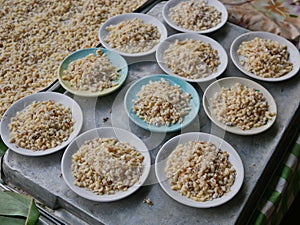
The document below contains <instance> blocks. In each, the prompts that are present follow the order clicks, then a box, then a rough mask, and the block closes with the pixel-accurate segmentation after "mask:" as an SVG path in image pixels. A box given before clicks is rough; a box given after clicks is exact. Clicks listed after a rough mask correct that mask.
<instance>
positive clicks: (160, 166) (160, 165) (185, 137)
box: [155, 132, 244, 208]
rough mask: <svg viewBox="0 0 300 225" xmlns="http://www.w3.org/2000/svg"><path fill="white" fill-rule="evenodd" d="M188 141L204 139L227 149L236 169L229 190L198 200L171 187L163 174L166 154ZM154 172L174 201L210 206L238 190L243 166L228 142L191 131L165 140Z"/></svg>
mask: <svg viewBox="0 0 300 225" xmlns="http://www.w3.org/2000/svg"><path fill="white" fill-rule="evenodd" d="M189 141H205V142H211V143H213V144H214V145H215V146H216V147H217V148H219V149H221V150H223V151H227V152H228V154H229V161H230V162H231V164H232V166H233V167H234V168H235V170H236V177H235V181H234V183H233V185H232V186H231V191H230V192H228V193H226V194H224V195H223V196H222V197H220V198H216V199H213V200H211V201H205V202H198V201H195V200H192V199H190V198H188V197H186V196H182V195H181V194H180V193H179V192H178V191H174V190H172V189H171V186H170V184H169V180H168V178H167V177H166V174H165V168H166V165H167V159H168V156H169V155H170V154H171V153H172V151H173V150H174V149H175V148H176V146H177V145H179V144H184V143H187V142H189ZM155 174H156V177H157V179H158V181H159V184H160V185H161V187H162V188H163V190H164V191H165V192H166V193H167V194H168V195H169V196H170V197H172V198H173V199H175V200H176V201H178V202H180V203H182V204H184V205H187V206H192V207H197V208H210V207H215V206H218V205H221V204H224V203H225V202H227V201H229V200H230V199H232V198H233V197H234V196H235V195H236V194H237V193H238V191H239V190H240V188H241V186H242V184H243V180H244V167H243V163H242V160H241V158H240V157H239V155H238V153H237V152H236V151H235V149H234V148H233V147H232V146H231V145H230V144H228V143H227V142H226V141H224V140H223V139H221V138H219V137H216V136H214V135H212V134H206V133H201V132H191V133H185V134H180V135H178V136H175V137H173V138H172V139H170V140H169V141H167V142H166V143H165V144H164V145H163V146H162V148H161V149H160V150H159V152H158V154H157V156H156V160H155Z"/></svg>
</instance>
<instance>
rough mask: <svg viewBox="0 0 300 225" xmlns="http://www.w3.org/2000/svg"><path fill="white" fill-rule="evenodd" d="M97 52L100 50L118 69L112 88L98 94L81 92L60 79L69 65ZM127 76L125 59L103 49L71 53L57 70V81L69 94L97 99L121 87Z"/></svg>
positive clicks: (88, 49)
mask: <svg viewBox="0 0 300 225" xmlns="http://www.w3.org/2000/svg"><path fill="white" fill-rule="evenodd" d="M98 50H101V51H102V52H103V53H105V54H106V56H107V57H108V59H109V61H110V62H111V64H112V65H113V66H115V67H117V68H118V69H119V71H118V73H119V74H120V75H119V77H118V79H116V80H115V81H113V83H114V84H116V85H115V86H114V87H111V88H106V89H103V90H102V91H98V92H92V91H82V90H78V89H77V88H74V87H71V86H70V83H69V82H68V81H65V80H63V79H62V76H63V75H64V71H65V70H67V69H68V67H69V65H70V63H72V62H74V61H76V60H78V59H81V58H84V57H86V56H88V55H89V54H94V55H96V52H97V51H98ZM127 75H128V65H127V62H126V61H125V59H124V58H123V57H122V56H120V55H119V54H117V53H115V52H112V51H109V50H107V49H104V48H87V49H82V50H78V51H76V52H73V53H72V54H70V55H69V56H67V57H66V58H65V59H64V60H63V61H62V63H61V64H60V67H59V69H58V80H59V82H60V84H61V85H62V86H63V87H64V88H65V89H66V90H67V91H69V92H71V93H72V94H74V95H78V96H84V97H97V96H103V95H107V94H110V93H111V92H113V91H115V90H117V89H118V88H119V87H121V85H122V84H123V83H124V82H125V80H126V78H127Z"/></svg>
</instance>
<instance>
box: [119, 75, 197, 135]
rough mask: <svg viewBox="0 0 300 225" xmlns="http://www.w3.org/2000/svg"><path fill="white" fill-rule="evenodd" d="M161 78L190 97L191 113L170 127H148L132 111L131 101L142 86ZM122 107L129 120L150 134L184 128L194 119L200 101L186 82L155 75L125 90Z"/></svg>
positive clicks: (195, 92) (140, 80)
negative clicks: (150, 132)
mask: <svg viewBox="0 0 300 225" xmlns="http://www.w3.org/2000/svg"><path fill="white" fill-rule="evenodd" d="M161 78H164V79H165V80H167V81H168V82H169V83H170V84H171V85H179V86H180V88H181V89H182V90H183V92H187V93H189V94H191V96H192V98H191V100H190V106H191V111H190V112H189V113H188V114H187V115H186V116H185V117H184V119H183V122H182V123H175V124H172V125H171V126H166V125H164V126H154V125H150V124H148V123H146V122H145V121H144V120H143V119H141V118H139V117H138V116H137V115H136V114H135V113H134V112H133V110H132V107H133V102H132V101H133V100H134V99H136V96H137V93H138V92H139V91H140V90H141V88H142V86H143V85H147V84H148V83H149V82H150V81H160V80H161ZM124 107H125V110H126V113H127V115H128V116H129V118H130V119H131V120H132V121H133V122H134V123H135V124H137V125H138V126H139V127H141V128H144V129H146V130H149V131H152V132H173V131H177V130H180V129H182V128H184V127H186V126H187V125H189V124H190V123H191V122H192V121H193V120H194V119H195V118H196V116H197V115H198V111H199V108H200V100H199V95H198V93H197V91H196V90H195V88H194V87H193V86H192V85H190V84H189V83H187V82H186V81H184V80H182V79H178V78H176V77H172V76H169V75H164V74H156V75H151V76H147V77H144V78H141V79H139V80H137V81H136V82H135V83H134V84H132V85H131V87H130V88H129V89H128V90H127V92H126V95H125V99H124Z"/></svg>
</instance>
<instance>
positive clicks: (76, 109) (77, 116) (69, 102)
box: [1, 92, 83, 156]
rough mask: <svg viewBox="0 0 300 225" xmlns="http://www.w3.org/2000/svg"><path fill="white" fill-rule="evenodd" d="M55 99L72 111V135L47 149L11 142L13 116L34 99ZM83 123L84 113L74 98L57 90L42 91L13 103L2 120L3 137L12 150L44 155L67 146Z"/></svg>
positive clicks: (27, 154)
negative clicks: (36, 148)
mask: <svg viewBox="0 0 300 225" xmlns="http://www.w3.org/2000/svg"><path fill="white" fill-rule="evenodd" d="M48 100H53V101H54V102H55V103H61V104H62V105H63V106H65V107H69V108H70V110H71V112H72V117H73V120H74V121H75V124H74V131H73V132H72V133H71V135H70V137H69V138H68V139H67V140H66V141H64V142H62V143H61V145H59V146H57V147H55V148H50V149H47V150H39V151H33V150H30V149H25V148H20V147H17V146H16V144H14V143H10V141H9V140H10V137H9V134H10V130H9V128H8V125H9V123H10V120H11V118H12V117H15V116H16V113H17V112H20V111H22V110H23V109H25V108H26V107H27V106H28V105H30V104H32V103H33V102H34V101H48ZM82 123H83V115H82V111H81V108H80V106H79V105H78V104H77V102H75V101H74V100H73V99H72V98H70V97H68V96H66V95H63V94H60V93H55V92H40V93H35V94H32V95H29V96H26V97H24V98H22V99H20V100H18V101H17V102H15V103H14V104H12V105H11V106H10V107H9V109H8V110H7V111H6V112H5V113H4V115H3V118H2V122H1V137H2V140H3V142H4V143H5V145H6V146H7V147H8V148H10V149H11V150H13V151H15V152H17V153H19V154H21V155H26V156H43V155H48V154H52V153H54V152H57V151H59V150H61V149H63V148H64V147H66V146H67V145H68V144H69V143H70V142H71V141H72V140H73V139H74V138H75V137H76V136H77V135H78V134H79V132H80V130H81V127H82Z"/></svg>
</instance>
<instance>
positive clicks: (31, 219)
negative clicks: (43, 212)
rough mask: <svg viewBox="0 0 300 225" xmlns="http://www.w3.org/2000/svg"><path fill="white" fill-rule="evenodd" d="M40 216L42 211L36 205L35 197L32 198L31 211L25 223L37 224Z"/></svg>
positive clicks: (29, 224) (28, 224)
mask: <svg viewBox="0 0 300 225" xmlns="http://www.w3.org/2000/svg"><path fill="white" fill-rule="evenodd" d="M39 216H40V212H39V210H38V208H37V207H36V205H35V203H34V201H33V199H31V202H30V207H29V212H28V216H27V220H26V223H25V224H26V225H34V224H36V223H37V221H38V219H39Z"/></svg>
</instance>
